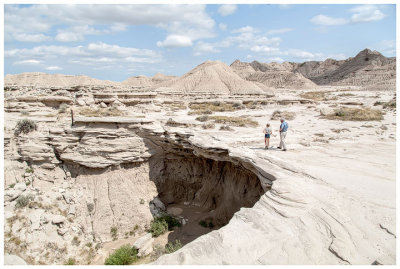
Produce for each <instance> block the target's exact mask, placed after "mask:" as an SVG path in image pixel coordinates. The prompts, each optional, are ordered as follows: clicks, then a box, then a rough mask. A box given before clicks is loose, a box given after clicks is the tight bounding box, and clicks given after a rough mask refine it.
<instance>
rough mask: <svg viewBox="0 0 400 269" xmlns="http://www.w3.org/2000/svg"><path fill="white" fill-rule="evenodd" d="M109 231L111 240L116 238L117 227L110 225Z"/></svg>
mask: <svg viewBox="0 0 400 269" xmlns="http://www.w3.org/2000/svg"><path fill="white" fill-rule="evenodd" d="M110 232H111V237H112V238H113V240H117V238H118V234H117V232H118V228H117V227H115V226H113V227H111V229H110Z"/></svg>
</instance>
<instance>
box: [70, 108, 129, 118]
mask: <svg viewBox="0 0 400 269" xmlns="http://www.w3.org/2000/svg"><path fill="white" fill-rule="evenodd" d="M78 114H79V115H81V116H85V117H114V116H124V115H125V114H126V113H125V112H124V111H120V110H118V109H117V108H115V107H108V108H90V107H84V108H81V109H79V110H78Z"/></svg>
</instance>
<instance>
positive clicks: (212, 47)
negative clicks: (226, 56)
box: [194, 41, 221, 56]
mask: <svg viewBox="0 0 400 269" xmlns="http://www.w3.org/2000/svg"><path fill="white" fill-rule="evenodd" d="M217 47H219V45H218V43H214V44H212V43H205V42H203V41H199V42H197V44H196V46H195V47H194V55H195V56H200V55H203V54H208V53H218V52H221V51H220V50H219V49H217Z"/></svg>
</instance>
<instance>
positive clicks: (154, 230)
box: [149, 219, 168, 237]
mask: <svg viewBox="0 0 400 269" xmlns="http://www.w3.org/2000/svg"><path fill="white" fill-rule="evenodd" d="M166 231H168V223H167V222H166V221H165V220H163V219H161V220H160V219H155V220H154V221H153V222H152V223H151V226H150V229H149V232H150V233H151V234H152V235H153V237H158V236H160V235H161V234H163V233H165V232H166Z"/></svg>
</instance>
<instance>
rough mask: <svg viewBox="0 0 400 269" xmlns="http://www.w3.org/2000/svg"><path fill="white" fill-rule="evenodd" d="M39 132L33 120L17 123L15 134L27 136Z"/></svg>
mask: <svg viewBox="0 0 400 269" xmlns="http://www.w3.org/2000/svg"><path fill="white" fill-rule="evenodd" d="M36 130H37V124H36V123H35V122H34V121H33V120H29V119H23V120H20V121H18V122H17V125H16V126H15V130H14V134H15V135H19V134H20V133H24V134H27V133H29V132H32V131H36Z"/></svg>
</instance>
